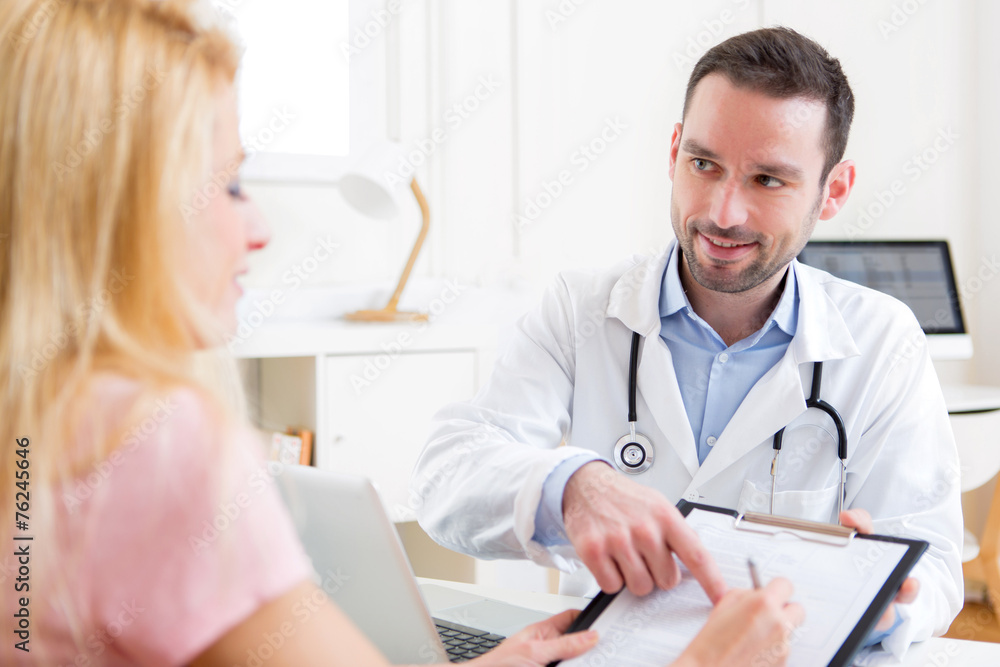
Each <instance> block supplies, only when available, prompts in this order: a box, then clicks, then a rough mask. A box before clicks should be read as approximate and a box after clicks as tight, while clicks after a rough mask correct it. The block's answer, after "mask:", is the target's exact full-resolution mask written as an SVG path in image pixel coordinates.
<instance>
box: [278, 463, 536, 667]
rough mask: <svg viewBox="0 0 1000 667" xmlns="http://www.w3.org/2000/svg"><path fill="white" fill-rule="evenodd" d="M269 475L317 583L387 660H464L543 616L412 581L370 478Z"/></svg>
mask: <svg viewBox="0 0 1000 667" xmlns="http://www.w3.org/2000/svg"><path fill="white" fill-rule="evenodd" d="M269 465H274V464H269ZM275 479H276V480H277V481H278V486H279V488H280V491H281V494H282V497H283V498H284V499H285V503H286V505H287V507H288V510H289V512H290V514H291V516H292V521H293V522H294V524H295V528H296V530H297V532H298V534H299V538H300V539H301V540H302V543H303V545H304V546H305V550H306V553H307V554H308V555H309V558H310V559H311V560H312V563H313V569H314V570H315V572H316V576H317V585H319V586H320V587H321V588H322V589H323V590H324V591H326V594H327V595H328V596H329V597H330V598H331V599H332V600H333V601H334V602H335V603H336V604H337V605H338V606H339V607H340V608H341V609H342V610H343V611H344V612H345V613H346V614H347V615H348V616H349V617H350V618H351V620H353V621H354V623H355V625H357V626H358V628H360V630H361V631H362V632H364V633H365V635H366V636H367V637H368V639H369V640H370V641H371V642H372V643H373V644H374V645H375V646H377V647H378V648H379V650H381V651H382V653H383V654H384V655H385V656H386V657H387V658H388V659H389V661H390V662H392V663H395V664H399V663H403V664H428V663H434V662H446V661H451V662H464V661H465V660H468V659H471V658H473V657H475V656H476V655H479V654H481V653H483V652H486V651H488V650H489V649H491V648H492V647H494V646H496V645H497V644H498V643H499V642H500V641H502V640H503V639H504V638H505V637H508V636H510V635H511V634H513V633H515V632H517V631H519V630H520V629H522V628H523V627H525V626H526V625H529V624H531V623H534V622H536V621H540V620H542V619H544V618H546V617H548V614H545V613H542V612H538V611H535V610H533V609H525V608H523V607H517V606H514V605H510V604H507V603H504V602H500V601H497V600H491V599H489V598H484V597H482V596H477V595H473V594H469V593H465V592H463V591H458V590H454V589H451V588H446V587H444V586H434V585H427V584H425V585H424V586H422V587H418V584H417V580H416V578H415V577H414V575H413V570H412V569H411V568H410V563H409V561H408V560H407V558H406V554H405V552H404V551H403V546H402V544H401V543H400V540H399V535H398V533H397V532H396V529H395V527H394V526H393V524H392V523H391V522H390V521H389V517H388V515H387V514H386V512H385V509H384V508H383V506H382V502H381V500H380V499H379V496H378V493H377V492H376V491H375V488H374V487H373V486H372V484H371V482H370V481H369V480H368V479H366V478H364V477H358V476H355V475H345V474H340V473H334V472H329V471H325V470H319V469H318V468H313V467H309V466H301V465H285V466H282V469H281V472H280V473H278V474H275ZM422 589H423V593H424V594H426V595H427V597H428V598H429V599H430V600H431V604H432V606H431V608H432V609H433V613H434V617H433V618H432V616H431V613H430V612H429V611H428V607H427V605H426V604H425V601H424V598H423V597H422V595H421V590H422Z"/></svg>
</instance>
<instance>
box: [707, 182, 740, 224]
mask: <svg viewBox="0 0 1000 667" xmlns="http://www.w3.org/2000/svg"><path fill="white" fill-rule="evenodd" d="M708 215H709V219H710V220H712V221H713V222H714V223H715V224H716V225H718V226H719V227H722V228H724V229H728V228H729V227H738V226H740V225H743V224H745V223H746V221H747V205H746V200H745V199H744V193H743V192H742V188H740V185H739V183H737V182H735V181H734V180H730V181H726V182H723V183H719V184H718V185H717V186H716V187H715V188H714V190H713V191H712V202H711V206H710V208H709V211H708Z"/></svg>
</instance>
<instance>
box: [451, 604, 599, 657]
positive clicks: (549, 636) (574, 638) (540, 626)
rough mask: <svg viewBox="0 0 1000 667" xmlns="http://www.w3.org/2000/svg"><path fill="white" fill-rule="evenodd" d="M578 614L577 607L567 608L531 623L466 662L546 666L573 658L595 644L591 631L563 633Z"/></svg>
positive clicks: (595, 636) (595, 640) (595, 639)
mask: <svg viewBox="0 0 1000 667" xmlns="http://www.w3.org/2000/svg"><path fill="white" fill-rule="evenodd" d="M579 614H580V612H579V611H578V610H576V609H569V610H567V611H564V612H562V613H561V614H556V615H555V616H552V617H551V618H547V619H545V620H544V621H540V622H538V623H533V624H531V625H529V626H528V627H526V628H525V629H524V630H521V631H520V632H518V633H517V634H515V635H512V636H510V637H508V638H507V639H505V640H504V641H503V642H501V644H500V645H499V646H497V647H496V648H495V649H493V650H492V651H490V652H489V653H487V654H486V655H484V656H482V657H481V658H476V659H475V660H473V661H472V662H470V663H469V664H474V665H476V667H545V665H548V664H549V663H550V662H554V661H556V660H568V659H570V658H575V657H576V656H578V655H580V654H582V653H585V652H586V651H589V650H590V649H591V648H593V647H594V646H595V645H596V644H597V633H596V632H594V631H593V630H587V631H586V632H574V633H571V634H568V635H567V634H563V633H564V632H566V630H567V629H568V628H569V626H570V624H571V623H572V622H573V620H574V619H576V617H577V616H579Z"/></svg>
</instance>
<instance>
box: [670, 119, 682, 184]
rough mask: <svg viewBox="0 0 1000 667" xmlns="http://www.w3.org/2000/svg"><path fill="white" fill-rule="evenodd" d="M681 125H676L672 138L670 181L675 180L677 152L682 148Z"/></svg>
mask: <svg viewBox="0 0 1000 667" xmlns="http://www.w3.org/2000/svg"><path fill="white" fill-rule="evenodd" d="M682 127H683V125H682V124H681V123H674V133H673V135H671V137H670V170H669V172H668V173H669V174H670V180H671V181H672V180H674V166H676V165H677V151H679V150H680V148H681V129H682Z"/></svg>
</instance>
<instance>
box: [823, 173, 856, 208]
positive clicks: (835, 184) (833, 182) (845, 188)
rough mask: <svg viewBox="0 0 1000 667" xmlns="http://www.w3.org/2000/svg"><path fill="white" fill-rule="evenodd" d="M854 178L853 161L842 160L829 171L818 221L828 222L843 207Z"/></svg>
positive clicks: (852, 186)
mask: <svg viewBox="0 0 1000 667" xmlns="http://www.w3.org/2000/svg"><path fill="white" fill-rule="evenodd" d="M854 177H855V170H854V160H844V161H843V162H841V163H839V164H837V165H835V166H834V168H833V169H831V170H830V175H829V176H827V177H826V186H825V187H824V188H823V195H824V197H823V208H822V209H821V210H820V213H819V219H820V220H829V219H830V218H832V217H833V216H835V215H837V212H838V211H840V209H842V208H843V207H844V204H846V203H847V198H848V197H849V196H850V194H851V190H852V189H853V188H854Z"/></svg>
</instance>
